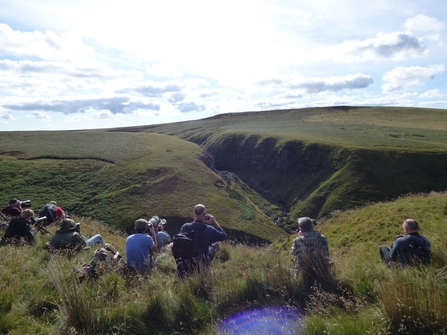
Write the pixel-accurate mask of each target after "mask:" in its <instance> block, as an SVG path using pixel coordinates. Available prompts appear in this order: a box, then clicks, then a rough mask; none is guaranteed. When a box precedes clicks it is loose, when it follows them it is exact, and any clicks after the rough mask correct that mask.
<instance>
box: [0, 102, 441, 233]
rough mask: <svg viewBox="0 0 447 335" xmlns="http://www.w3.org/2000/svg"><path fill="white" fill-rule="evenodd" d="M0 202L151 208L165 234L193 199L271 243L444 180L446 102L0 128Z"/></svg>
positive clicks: (101, 212) (99, 210) (89, 210)
mask: <svg viewBox="0 0 447 335" xmlns="http://www.w3.org/2000/svg"><path fill="white" fill-rule="evenodd" d="M0 136H1V145H0V179H1V181H2V183H1V186H0V201H1V202H3V203H5V202H6V201H7V200H8V199H9V198H10V197H12V196H17V197H20V198H31V200H33V203H34V204H35V205H36V206H41V205H43V204H44V203H45V202H47V201H49V200H51V199H54V200H56V201H57V200H59V202H60V204H61V205H62V207H63V208H65V209H67V210H68V211H69V212H73V213H77V214H80V215H85V216H90V217H93V218H96V219H98V220H101V221H105V222H107V223H108V224H110V225H111V226H113V227H117V228H120V229H123V228H127V227H129V226H131V224H132V222H133V221H134V220H135V219H136V218H138V217H141V216H143V217H147V216H151V215H155V214H158V215H161V216H164V217H167V218H168V221H169V222H170V224H169V226H168V229H169V231H170V232H171V233H172V232H175V231H177V230H178V228H179V226H180V224H182V223H184V222H185V220H186V221H187V220H189V219H190V218H191V208H192V206H194V204H196V203H199V202H204V203H205V205H207V206H208V207H209V211H210V212H213V213H214V214H215V215H216V216H217V217H218V218H219V219H220V222H221V223H222V225H223V226H224V227H226V228H228V229H231V230H230V232H231V233H232V236H233V237H236V236H238V237H240V235H241V233H242V234H245V233H248V234H249V235H247V234H245V235H246V236H247V237H248V238H250V239H251V240H254V241H259V238H260V239H263V240H267V241H272V240H273V239H274V238H275V237H276V236H277V235H281V234H282V231H281V230H279V229H277V227H276V226H275V225H274V224H273V221H274V220H275V219H277V218H278V217H279V218H281V223H280V226H281V227H283V228H286V229H293V228H294V225H295V224H294V223H295V222H296V218H297V217H299V216H305V215H308V216H311V217H318V218H321V217H323V216H326V215H328V214H330V213H331V212H332V211H334V210H345V209H349V208H354V207H356V206H360V205H364V204H366V203H370V202H376V201H382V200H387V199H393V198H395V197H397V196H400V195H402V194H407V193H411V192H430V191H442V190H446V189H447V174H446V173H445V171H446V170H447V111H446V110H439V109H420V108H398V107H393V108H389V107H358V108H357V107H330V108H312V109H299V110H286V111H268V112H256V113H254V112H252V113H237V114H222V115H218V116H215V117H212V118H208V119H204V120H199V121H190V122H181V123H173V124H165V125H156V126H142V127H131V128H119V129H109V130H95V131H71V132H14V133H5V132H3V133H0Z"/></svg>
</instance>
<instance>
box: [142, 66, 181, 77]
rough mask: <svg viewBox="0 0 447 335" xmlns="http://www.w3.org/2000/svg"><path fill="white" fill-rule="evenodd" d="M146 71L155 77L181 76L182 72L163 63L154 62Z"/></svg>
mask: <svg viewBox="0 0 447 335" xmlns="http://www.w3.org/2000/svg"><path fill="white" fill-rule="evenodd" d="M146 73H147V74H149V75H153V76H156V77H183V72H182V71H181V70H179V69H177V68H175V67H174V66H170V65H168V64H165V63H156V64H154V65H152V66H151V67H148V68H147V69H146Z"/></svg>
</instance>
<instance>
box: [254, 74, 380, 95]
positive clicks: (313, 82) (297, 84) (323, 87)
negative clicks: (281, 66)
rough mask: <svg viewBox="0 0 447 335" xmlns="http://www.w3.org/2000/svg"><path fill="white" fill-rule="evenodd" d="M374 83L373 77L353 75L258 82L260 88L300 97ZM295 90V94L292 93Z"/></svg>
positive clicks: (295, 77)
mask: <svg viewBox="0 0 447 335" xmlns="http://www.w3.org/2000/svg"><path fill="white" fill-rule="evenodd" d="M372 83H373V79H372V78H371V76H368V75H364V74H360V73H357V74H353V75H346V76H342V77H328V78H306V77H302V76H286V77H281V78H270V79H266V80H262V81H260V82H257V83H256V84H257V85H259V86H267V87H270V88H281V89H287V90H290V92H289V93H288V94H292V95H300V94H302V93H308V94H316V93H321V92H338V91H341V90H353V89H360V88H365V87H368V86H369V85H371V84H372ZM291 90H293V93H292V91H291Z"/></svg>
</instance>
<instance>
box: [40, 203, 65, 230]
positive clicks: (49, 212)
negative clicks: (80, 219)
mask: <svg viewBox="0 0 447 335" xmlns="http://www.w3.org/2000/svg"><path fill="white" fill-rule="evenodd" d="M39 216H40V217H44V216H46V217H47V220H46V221H45V224H44V226H49V225H50V224H52V223H54V222H58V223H59V222H60V221H61V220H63V219H64V218H65V213H64V210H63V209H62V208H61V207H59V206H58V205H57V203H56V201H50V202H49V203H48V204H46V205H45V206H43V207H42V209H41V210H40V214H39Z"/></svg>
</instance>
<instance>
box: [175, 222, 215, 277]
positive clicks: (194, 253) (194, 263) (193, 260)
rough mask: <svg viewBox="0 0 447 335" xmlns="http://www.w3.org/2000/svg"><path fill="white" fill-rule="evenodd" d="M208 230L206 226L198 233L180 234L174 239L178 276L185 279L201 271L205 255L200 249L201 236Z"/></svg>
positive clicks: (197, 231) (192, 231)
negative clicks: (194, 272)
mask: <svg viewBox="0 0 447 335" xmlns="http://www.w3.org/2000/svg"><path fill="white" fill-rule="evenodd" d="M205 229H206V226H205V225H204V226H203V228H200V229H198V230H196V231H194V230H191V231H189V232H184V233H179V234H177V235H174V237H173V239H172V249H171V250H172V254H173V256H174V259H175V263H176V264H177V274H178V276H179V277H181V278H183V277H186V276H188V275H190V274H191V273H192V272H193V271H200V267H201V265H202V264H203V260H204V257H205V255H204V254H203V253H202V250H201V248H200V236H201V234H202V232H203V231H204V230H205Z"/></svg>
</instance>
